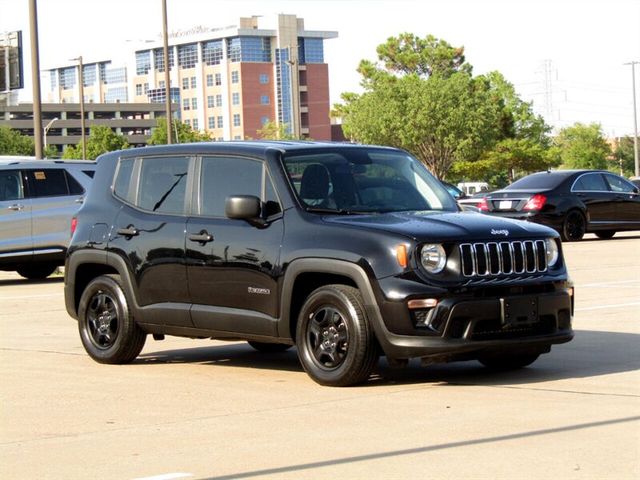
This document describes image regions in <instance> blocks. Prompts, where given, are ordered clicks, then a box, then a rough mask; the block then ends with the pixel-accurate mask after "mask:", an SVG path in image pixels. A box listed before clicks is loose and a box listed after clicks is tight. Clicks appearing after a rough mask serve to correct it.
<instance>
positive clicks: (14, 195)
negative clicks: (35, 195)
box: [0, 170, 24, 202]
mask: <svg viewBox="0 0 640 480" xmlns="http://www.w3.org/2000/svg"><path fill="white" fill-rule="evenodd" d="M20 198H24V191H23V189H22V181H21V180H20V171H19V170H3V171H0V202H3V201H6V200H18V199H20Z"/></svg>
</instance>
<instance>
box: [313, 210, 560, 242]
mask: <svg viewBox="0 0 640 480" xmlns="http://www.w3.org/2000/svg"><path fill="white" fill-rule="evenodd" d="M324 221H326V222H328V223H335V224H341V225H349V226H353V227H356V228H359V229H371V230H381V231H384V232H389V233H394V234H399V235H403V236H405V237H409V238H412V239H414V240H417V241H436V240H437V241H460V240H463V241H471V240H473V241H486V240H494V241H500V240H506V239H524V238H529V239H531V238H546V237H555V236H557V233H556V232H555V231H554V230H552V229H550V228H548V227H545V226H543V225H538V224H536V223H530V222H525V221H521V220H512V219H509V218H502V217H495V216H491V215H485V214H482V213H476V212H396V213H381V214H375V215H349V216H337V215H336V216H333V215H332V216H326V217H324Z"/></svg>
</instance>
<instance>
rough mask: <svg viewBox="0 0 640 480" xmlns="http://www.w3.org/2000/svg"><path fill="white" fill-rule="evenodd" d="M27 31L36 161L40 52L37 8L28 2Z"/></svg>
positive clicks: (39, 128) (39, 125) (39, 127)
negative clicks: (28, 34)
mask: <svg viewBox="0 0 640 480" xmlns="http://www.w3.org/2000/svg"><path fill="white" fill-rule="evenodd" d="M29 30H30V37H31V81H32V83H33V142H34V145H35V147H36V152H35V153H36V159H41V158H42V156H43V155H42V103H41V99H40V51H39V48H38V7H37V5H36V0H29Z"/></svg>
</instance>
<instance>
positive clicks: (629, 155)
mask: <svg viewBox="0 0 640 480" xmlns="http://www.w3.org/2000/svg"><path fill="white" fill-rule="evenodd" d="M633 148H634V146H633V137H622V138H621V139H620V141H619V142H618V145H617V146H616V149H615V152H614V153H613V155H614V157H615V159H616V162H617V166H618V168H620V167H622V171H623V173H624V174H625V175H626V176H628V177H633V176H634V175H635V171H636V166H635V157H634V153H633Z"/></svg>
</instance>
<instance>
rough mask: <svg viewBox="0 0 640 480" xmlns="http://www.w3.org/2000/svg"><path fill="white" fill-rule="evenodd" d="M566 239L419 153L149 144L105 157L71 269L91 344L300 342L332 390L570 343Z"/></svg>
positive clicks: (123, 351) (525, 360)
mask: <svg viewBox="0 0 640 480" xmlns="http://www.w3.org/2000/svg"><path fill="white" fill-rule="evenodd" d="M572 294H573V288H572V287H571V284H570V283H569V281H568V278H567V271H566V268H565V264H564V260H563V257H562V253H561V244H560V241H559V239H558V234H557V233H556V232H555V231H553V230H551V229H549V228H547V227H544V226H541V225H536V224H531V223H526V222H519V221H513V220H509V219H502V218H494V217H490V216H486V215H482V214H478V213H472V212H461V211H460V209H459V207H458V206H457V205H456V202H455V201H454V199H453V197H451V195H449V194H448V193H447V191H446V190H445V188H444V187H443V186H442V185H441V184H440V182H438V181H437V180H436V179H435V178H434V177H433V176H431V174H429V172H428V171H427V170H426V169H425V168H424V166H423V165H422V164H421V163H420V162H419V161H417V160H416V159H414V158H413V157H411V156H410V155H409V154H408V153H406V152H404V151H401V150H397V149H392V148H385V147H371V146H357V145H347V144H331V143H309V142H229V143H226V142H220V143H200V144H190V145H176V146H165V147H149V148H142V149H134V150H126V151H121V152H114V153H110V154H106V155H104V156H102V157H100V158H99V160H98V168H97V172H96V176H95V180H94V185H93V187H92V190H91V192H90V194H89V196H88V198H87V201H86V203H85V205H84V206H83V207H82V209H81V210H80V212H79V213H78V217H77V229H76V231H75V234H74V236H73V238H72V241H71V246H70V248H69V252H68V256H67V263H66V270H65V300H66V307H67V311H68V312H69V314H70V315H71V316H73V317H74V318H76V319H77V320H78V325H79V331H80V337H81V340H82V343H83V345H84V347H85V349H86V351H87V352H88V354H89V355H90V356H91V357H92V358H94V359H95V360H97V361H98V362H103V363H126V362H131V361H133V360H134V359H135V358H136V357H137V355H138V354H139V353H140V351H141V350H142V347H143V345H144V342H145V339H146V336H147V334H152V335H153V337H154V338H155V339H156V340H159V339H162V338H164V335H178V336H184V337H197V338H209V337H210V338H215V339H222V340H225V339H226V340H238V339H244V340H248V341H249V343H250V344H251V345H252V346H253V347H254V348H256V349H257V350H259V351H265V352H276V351H282V350H286V349H287V348H289V347H290V346H291V345H296V346H297V351H298V355H299V358H300V361H301V363H302V366H303V367H304V369H305V370H306V371H307V373H308V374H309V375H310V376H311V377H312V378H313V379H314V380H315V381H317V382H318V383H321V384H324V385H337V386H343V385H351V384H354V383H358V382H361V381H364V380H366V379H367V377H368V376H369V374H370V373H371V371H372V369H373V368H374V366H375V365H376V363H377V360H378V357H379V355H380V354H384V355H386V356H387V358H388V359H389V361H390V362H391V363H394V364H398V363H399V364H402V363H406V360H407V359H409V358H414V357H420V358H423V359H424V361H425V362H428V363H429V362H448V361H454V360H471V359H478V360H480V361H481V362H482V363H483V364H485V365H487V366H490V367H495V368H517V367H523V366H526V365H529V364H530V363H532V362H533V361H535V359H536V358H537V357H538V356H539V355H540V354H541V353H545V352H548V351H550V347H551V345H552V344H556V343H563V342H567V341H569V340H571V338H572V337H573V331H572V328H571V319H572V311H573V296H572Z"/></svg>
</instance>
